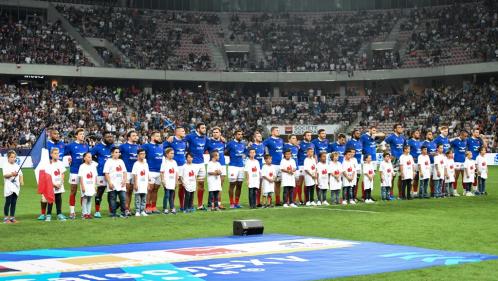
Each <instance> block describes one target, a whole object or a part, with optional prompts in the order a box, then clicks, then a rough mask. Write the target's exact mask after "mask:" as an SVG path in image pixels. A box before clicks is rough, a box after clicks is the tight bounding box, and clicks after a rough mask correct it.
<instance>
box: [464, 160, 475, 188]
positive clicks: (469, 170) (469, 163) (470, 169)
mask: <svg viewBox="0 0 498 281" xmlns="http://www.w3.org/2000/svg"><path fill="white" fill-rule="evenodd" d="M475 175H476V161H474V160H472V152H470V151H467V152H465V162H463V187H464V189H465V195H466V196H474V193H472V190H471V188H472V183H473V182H474V180H475Z"/></svg>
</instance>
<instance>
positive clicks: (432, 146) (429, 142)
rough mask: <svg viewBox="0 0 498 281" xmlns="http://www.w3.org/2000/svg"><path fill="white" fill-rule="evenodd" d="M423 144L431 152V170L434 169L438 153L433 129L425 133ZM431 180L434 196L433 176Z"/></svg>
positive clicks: (432, 194)
mask: <svg viewBox="0 0 498 281" xmlns="http://www.w3.org/2000/svg"><path fill="white" fill-rule="evenodd" d="M422 146H425V147H427V153H428V154H429V159H430V161H431V171H432V170H433V168H434V156H435V155H436V150H437V146H436V143H435V142H434V134H433V133H432V132H431V131H428V132H426V133H425V140H424V142H423V143H422ZM431 173H432V172H431ZM429 182H430V189H431V197H432V196H434V180H433V179H432V176H431V178H430V180H429Z"/></svg>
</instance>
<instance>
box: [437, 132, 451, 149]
mask: <svg viewBox="0 0 498 281" xmlns="http://www.w3.org/2000/svg"><path fill="white" fill-rule="evenodd" d="M434 143H436V147H437V146H438V145H440V144H442V145H443V153H446V151H448V149H450V141H449V140H448V137H443V136H441V135H439V136H437V138H435V139H434Z"/></svg>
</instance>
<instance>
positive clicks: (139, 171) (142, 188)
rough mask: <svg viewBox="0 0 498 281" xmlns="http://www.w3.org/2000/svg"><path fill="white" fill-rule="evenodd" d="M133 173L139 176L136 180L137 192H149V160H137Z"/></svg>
mask: <svg viewBox="0 0 498 281" xmlns="http://www.w3.org/2000/svg"><path fill="white" fill-rule="evenodd" d="M131 174H132V175H133V176H137V180H136V181H135V184H136V185H137V191H135V193H142V194H147V188H148V187H149V165H148V164H147V162H146V161H145V160H144V161H143V162H140V161H135V163H134V164H133V168H132V169H131Z"/></svg>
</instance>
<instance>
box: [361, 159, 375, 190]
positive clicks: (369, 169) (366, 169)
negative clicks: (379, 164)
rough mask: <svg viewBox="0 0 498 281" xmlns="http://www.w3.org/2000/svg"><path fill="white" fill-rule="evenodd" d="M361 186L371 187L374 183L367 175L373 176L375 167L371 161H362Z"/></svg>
mask: <svg viewBox="0 0 498 281" xmlns="http://www.w3.org/2000/svg"><path fill="white" fill-rule="evenodd" d="M363 175H364V176H363V188H364V189H373V185H374V178H372V180H370V179H369V178H368V176H367V175H369V176H372V177H373V176H375V169H374V165H373V163H372V162H370V163H363Z"/></svg>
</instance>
